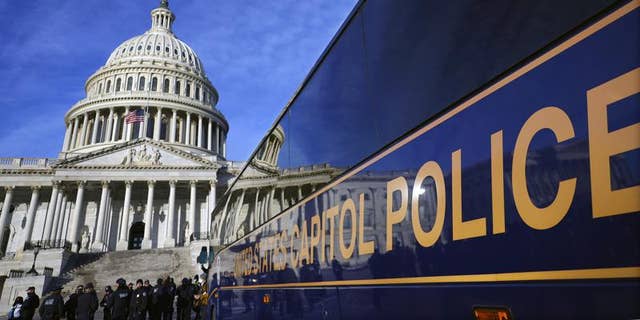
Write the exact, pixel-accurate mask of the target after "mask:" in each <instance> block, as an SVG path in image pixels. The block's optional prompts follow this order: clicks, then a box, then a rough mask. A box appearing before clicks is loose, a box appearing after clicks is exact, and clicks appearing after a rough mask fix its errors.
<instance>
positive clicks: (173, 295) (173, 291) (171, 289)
mask: <svg viewBox="0 0 640 320" xmlns="http://www.w3.org/2000/svg"><path fill="white" fill-rule="evenodd" d="M167 279H168V280H169V284H168V285H167V288H168V289H169V294H170V295H171V303H170V304H169V312H168V314H169V320H171V319H173V304H174V302H175V300H176V290H177V289H176V283H175V282H173V278H170V277H167ZM163 317H164V316H163Z"/></svg>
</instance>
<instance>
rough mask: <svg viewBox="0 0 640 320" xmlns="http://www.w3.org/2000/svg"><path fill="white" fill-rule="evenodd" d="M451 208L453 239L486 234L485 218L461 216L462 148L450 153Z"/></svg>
mask: <svg viewBox="0 0 640 320" xmlns="http://www.w3.org/2000/svg"><path fill="white" fill-rule="evenodd" d="M451 191H452V195H451V202H452V204H451V210H452V211H453V212H452V214H453V227H452V228H453V240H454V241H455V240H461V239H468V238H476V237H482V236H485V235H487V222H486V219H485V218H478V219H473V220H469V221H463V218H462V150H461V149H458V150H456V151H454V152H453V153H452V154H451Z"/></svg>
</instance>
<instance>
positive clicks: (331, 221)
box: [326, 206, 340, 261]
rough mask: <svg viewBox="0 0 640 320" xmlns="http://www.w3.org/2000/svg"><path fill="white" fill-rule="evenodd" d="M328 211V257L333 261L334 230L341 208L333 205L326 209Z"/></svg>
mask: <svg viewBox="0 0 640 320" xmlns="http://www.w3.org/2000/svg"><path fill="white" fill-rule="evenodd" d="M326 212H327V219H329V257H328V258H327V259H328V261H333V253H334V243H335V241H334V239H335V236H334V233H333V230H334V229H335V225H336V220H335V217H336V216H337V215H338V213H340V210H339V209H338V206H335V207H331V208H329V210H327V211H326Z"/></svg>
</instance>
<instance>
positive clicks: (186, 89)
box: [184, 81, 191, 97]
mask: <svg viewBox="0 0 640 320" xmlns="http://www.w3.org/2000/svg"><path fill="white" fill-rule="evenodd" d="M184 95H185V96H187V97H191V83H189V81H187V85H186V86H185V87H184Z"/></svg>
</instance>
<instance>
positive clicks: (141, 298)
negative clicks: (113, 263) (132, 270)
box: [130, 279, 149, 320]
mask: <svg viewBox="0 0 640 320" xmlns="http://www.w3.org/2000/svg"><path fill="white" fill-rule="evenodd" d="M148 298H149V296H148V295H147V289H145V288H144V287H143V286H142V279H138V281H136V289H135V290H133V294H132V295H131V306H130V308H131V319H133V320H144V319H145V316H146V313H147V303H148V300H149V299H148Z"/></svg>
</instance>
